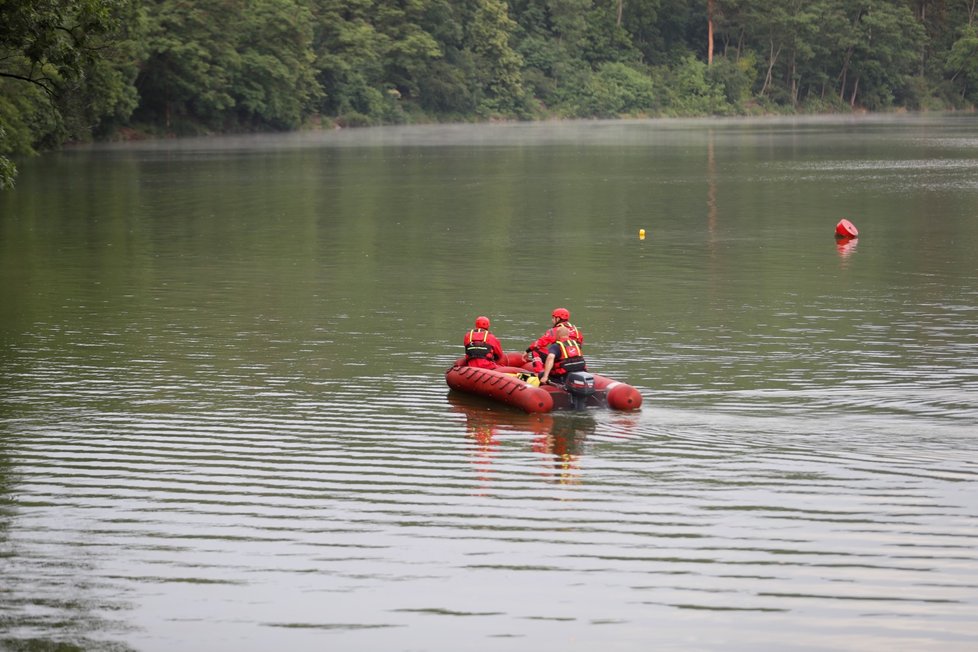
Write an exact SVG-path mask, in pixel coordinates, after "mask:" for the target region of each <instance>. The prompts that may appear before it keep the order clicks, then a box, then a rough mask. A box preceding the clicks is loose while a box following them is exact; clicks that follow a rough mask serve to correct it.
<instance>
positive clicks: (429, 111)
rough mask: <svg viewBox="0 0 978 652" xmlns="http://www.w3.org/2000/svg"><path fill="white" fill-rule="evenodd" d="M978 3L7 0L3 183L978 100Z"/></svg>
mask: <svg viewBox="0 0 978 652" xmlns="http://www.w3.org/2000/svg"><path fill="white" fill-rule="evenodd" d="M976 4H978V0H509V1H507V0H0V11H2V15H3V21H2V22H0V188H2V187H5V186H7V185H9V184H10V183H12V180H13V176H14V174H15V168H14V165H13V163H12V162H11V157H15V156H20V155H24V154H30V153H32V152H34V151H37V150H40V149H45V148H53V147H58V146H60V145H62V144H64V143H66V142H71V141H80V140H88V139H93V138H108V137H120V135H132V134H134V133H148V134H151V135H159V134H178V135H179V134H186V133H201V132H213V131H247V130H287V129H296V128H299V127H301V126H302V125H304V124H307V123H310V122H326V123H327V124H335V125H338V126H356V125H370V124H391V123H403V122H421V121H435V120H483V119H494V118H503V119H533V118H538V117H552V116H557V117H614V116H623V115H707V114H712V115H732V114H754V113H770V112H815V111H819V112H822V111H851V110H872V111H878V110H887V109H892V108H907V109H911V110H915V109H948V108H973V107H974V105H975V104H976V103H978V25H976V23H975V15H976Z"/></svg>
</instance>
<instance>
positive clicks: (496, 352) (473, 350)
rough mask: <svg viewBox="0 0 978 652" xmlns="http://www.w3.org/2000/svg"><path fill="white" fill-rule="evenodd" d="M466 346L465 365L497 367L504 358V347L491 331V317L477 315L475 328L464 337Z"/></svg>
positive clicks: (482, 367)
mask: <svg viewBox="0 0 978 652" xmlns="http://www.w3.org/2000/svg"><path fill="white" fill-rule="evenodd" d="M462 345H463V346H464V347H465V366H467V367H479V368H481V369H495V368H496V367H497V366H498V364H497V362H499V361H500V360H502V359H503V347H502V345H501V344H500V343H499V340H497V339H496V336H495V335H493V334H492V333H490V332H489V318H488V317H482V316H479V317H476V319H475V328H474V329H472V330H470V331H469V332H468V333H466V334H465V337H464V338H463V339H462Z"/></svg>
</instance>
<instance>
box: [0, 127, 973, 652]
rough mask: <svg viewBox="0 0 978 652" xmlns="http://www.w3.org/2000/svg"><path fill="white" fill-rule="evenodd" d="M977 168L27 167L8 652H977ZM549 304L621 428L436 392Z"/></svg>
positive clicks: (638, 150)
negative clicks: (599, 382)
mask: <svg viewBox="0 0 978 652" xmlns="http://www.w3.org/2000/svg"><path fill="white" fill-rule="evenodd" d="M976 133H978V119H976V118H975V117H974V116H966V117H940V116H938V117H915V116H907V117H902V118H899V119H895V120H881V119H873V118H864V119H857V120H851V119H845V120H842V119H838V120H824V119H810V120H801V121H794V120H792V121H789V120H764V121H692V122H640V121H636V122H594V123H569V124H544V125H492V126H475V127H472V126H466V127H423V128H392V129H386V128H385V129H372V130H357V131H342V132H330V133H322V134H319V133H316V134H299V135H292V136H275V137H250V138H245V139H231V138H222V139H202V140H188V141H176V142H165V143H136V144H126V145H116V146H111V147H102V148H92V149H76V150H70V151H67V152H63V153H61V154H58V155H51V156H46V157H41V158H39V159H34V160H30V161H25V162H23V163H22V164H21V176H20V178H19V179H18V186H17V188H16V189H15V190H14V191H11V192H6V193H4V194H0V306H2V308H0V578H2V582H0V649H3V648H10V649H14V650H19V649H39V650H41V649H53V648H54V647H55V646H57V645H58V644H61V645H63V646H64V647H63V648H59V649H76V648H77V649H85V650H125V649H133V650H147V651H156V650H161V651H162V650H167V651H169V650H175V649H180V650H238V651H242V650H268V649H275V648H278V649H283V650H284V649H288V650H323V649H336V650H354V649H356V650H378V651H380V650H383V651H385V652H386V651H391V650H404V651H408V650H412V651H413V650H431V651H442V650H444V651H452V652H455V651H457V650H480V651H481V650H486V651H489V650H507V651H509V650H532V649H539V650H558V649H559V650H582V651H585V650H587V651H591V650H595V649H602V650H605V649H607V650H649V649H663V650H745V651H746V650H751V651H755V650H799V651H801V650H870V651H875V650H880V651H882V650H887V651H889V650H921V649H939V650H951V651H957V650H962V651H964V650H974V649H978V620H976V618H975V614H976V613H978V464H976V462H975V460H976V453H978V260H976V256H975V252H976V251H978V139H976V138H975V134H976ZM842 217H846V218H848V219H850V220H852V221H853V222H854V223H855V224H856V225H857V227H858V228H859V229H860V238H859V239H858V240H853V241H849V242H837V241H836V240H835V239H834V238H833V230H834V226H835V223H836V222H837V221H838V220H839V219H841V218H842ZM639 229H645V230H646V233H647V237H646V238H645V239H644V240H642V239H639V237H638V231H639ZM557 305H562V306H566V307H567V308H569V309H570V310H571V312H572V315H573V317H574V319H573V321H574V322H575V323H577V324H578V325H579V326H580V327H581V329H582V330H583V331H584V332H585V334H586V342H587V349H586V353H587V355H588V359H589V363H590V366H591V368H592V369H593V370H596V371H599V372H601V373H604V374H606V375H609V376H612V377H615V378H618V379H620V380H624V381H627V382H629V383H631V384H633V385H635V386H636V387H638V388H639V389H640V390H641V392H642V394H643V395H644V398H645V404H644V405H643V407H642V409H641V410H640V411H638V412H632V413H621V412H610V411H602V410H588V411H586V412H584V413H578V414H574V413H567V412H560V413H553V414H548V415H525V414H522V413H519V412H514V411H511V410H510V409H507V408H504V407H501V406H497V405H492V404H489V403H486V402H484V401H482V400H480V399H477V398H473V397H468V396H464V395H457V394H454V393H449V391H448V389H447V386H446V385H445V382H444V377H443V374H444V371H445V369H446V368H447V367H448V366H449V365H450V364H451V362H452V360H453V359H454V358H455V357H456V356H457V355H458V354H459V352H460V350H461V347H460V341H461V337H462V334H463V332H464V331H465V330H466V329H467V328H468V327H469V325H470V323H471V321H472V319H473V318H474V317H475V316H476V315H478V314H487V315H489V316H490V317H491V318H492V320H493V330H494V331H495V332H496V334H497V335H498V336H499V337H500V339H501V340H502V342H503V346H504V347H505V348H509V349H521V348H523V347H524V346H526V344H527V343H528V342H529V341H530V340H531V339H533V338H534V337H536V336H537V335H539V334H540V332H542V330H543V329H544V328H545V326H546V325H547V322H548V315H549V313H550V310H551V309H552V308H553V307H554V306H557Z"/></svg>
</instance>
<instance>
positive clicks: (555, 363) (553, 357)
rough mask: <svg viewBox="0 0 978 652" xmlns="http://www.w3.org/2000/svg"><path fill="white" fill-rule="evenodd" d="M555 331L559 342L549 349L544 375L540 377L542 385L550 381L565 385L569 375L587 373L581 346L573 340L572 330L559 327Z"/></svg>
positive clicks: (544, 365)
mask: <svg viewBox="0 0 978 652" xmlns="http://www.w3.org/2000/svg"><path fill="white" fill-rule="evenodd" d="M554 330H555V336H556V338H557V341H556V342H554V343H553V344H551V345H550V348H549V349H547V361H546V362H545V363H544V364H543V373H542V374H541V375H540V384H541V385H543V384H545V383H546V382H548V381H550V382H553V383H554V384H557V385H563V384H564V379H565V378H566V377H567V374H568V373H570V372H572V371H587V363H586V362H585V361H584V352H583V351H582V350H581V344H580V342H578V341H577V340H574V339H571V336H570V329H569V328H567V327H566V326H558V327H557V328H556V329H554Z"/></svg>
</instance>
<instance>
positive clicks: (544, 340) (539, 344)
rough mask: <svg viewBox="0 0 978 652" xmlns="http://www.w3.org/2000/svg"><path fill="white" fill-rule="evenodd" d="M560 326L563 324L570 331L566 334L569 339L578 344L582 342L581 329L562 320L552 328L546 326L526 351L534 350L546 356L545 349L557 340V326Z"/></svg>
mask: <svg viewBox="0 0 978 652" xmlns="http://www.w3.org/2000/svg"><path fill="white" fill-rule="evenodd" d="M560 326H563V327H564V328H566V329H567V330H568V331H570V332H569V333H568V334H567V337H568V338H569V339H572V340H574V341H576V342H578V343H579V344H583V343H584V336H583V335H581V331H579V330H577V326H575V325H574V324H572V323H570V322H569V321H562V322H560V323H559V324H557V325H556V326H554V327H553V328H548V329H547V330H546V331H545V332H544V334H543V335H542V336H541V337H540V339H538V340H537V341H536V342H534V343H533V344H531V345H530V347H529V348H528V349H527V352H534V351H535V352H536V353H537V354H539V355H540V356H542V357H544V358H546V357H547V349H548V348H550V345H551V344H554V343H556V342H557V328H558V327H560Z"/></svg>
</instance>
